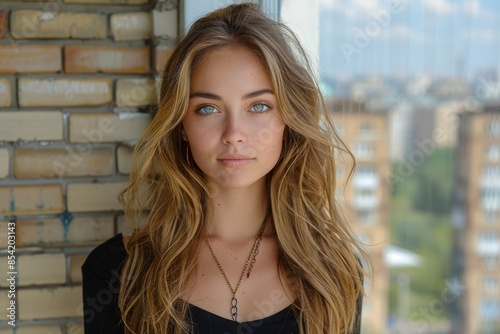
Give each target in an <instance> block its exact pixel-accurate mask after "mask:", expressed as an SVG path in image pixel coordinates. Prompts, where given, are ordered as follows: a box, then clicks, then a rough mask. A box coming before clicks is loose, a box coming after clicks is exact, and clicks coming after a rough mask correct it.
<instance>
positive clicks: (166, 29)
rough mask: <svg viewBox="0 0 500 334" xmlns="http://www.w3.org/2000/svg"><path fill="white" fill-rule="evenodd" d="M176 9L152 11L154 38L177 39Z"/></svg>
mask: <svg viewBox="0 0 500 334" xmlns="http://www.w3.org/2000/svg"><path fill="white" fill-rule="evenodd" d="M178 27H179V25H178V20H177V9H172V10H164V11H159V10H153V34H154V35H155V37H167V38H171V39H175V38H177V31H178V29H179V28H178Z"/></svg>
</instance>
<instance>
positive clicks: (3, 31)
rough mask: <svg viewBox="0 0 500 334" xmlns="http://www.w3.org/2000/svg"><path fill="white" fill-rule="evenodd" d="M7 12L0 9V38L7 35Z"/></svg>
mask: <svg viewBox="0 0 500 334" xmlns="http://www.w3.org/2000/svg"><path fill="white" fill-rule="evenodd" d="M8 17H9V16H8V13H7V11H5V10H0V38H4V37H5V36H7V27H8Z"/></svg>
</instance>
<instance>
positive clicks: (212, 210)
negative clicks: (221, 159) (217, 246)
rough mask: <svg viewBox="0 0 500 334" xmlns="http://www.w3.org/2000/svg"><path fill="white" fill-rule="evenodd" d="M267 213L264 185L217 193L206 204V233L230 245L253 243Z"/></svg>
mask: <svg viewBox="0 0 500 334" xmlns="http://www.w3.org/2000/svg"><path fill="white" fill-rule="evenodd" d="M267 209H268V208H267V202H266V197H265V187H264V186H263V185H260V186H259V185H256V186H252V187H247V188H242V189H225V190H223V191H219V192H218V193H217V195H216V196H214V197H212V198H209V200H208V205H207V212H206V223H207V225H206V226H207V230H206V233H207V234H208V235H209V236H211V237H215V238H221V239H224V240H227V241H232V242H239V241H244V240H247V239H255V237H256V235H257V233H258V232H259V229H260V227H261V225H262V223H263V221H264V218H265V216H266V213H267ZM268 225H270V224H268ZM266 230H267V229H266Z"/></svg>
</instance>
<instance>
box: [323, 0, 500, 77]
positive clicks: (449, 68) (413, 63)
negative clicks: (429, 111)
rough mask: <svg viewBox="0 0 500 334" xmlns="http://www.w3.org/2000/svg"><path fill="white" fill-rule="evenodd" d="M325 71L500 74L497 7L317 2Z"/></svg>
mask: <svg viewBox="0 0 500 334" xmlns="http://www.w3.org/2000/svg"><path fill="white" fill-rule="evenodd" d="M320 7H321V11H320V13H321V14H320V55H319V58H320V72H321V73H322V76H324V77H329V78H344V77H353V76H357V75H366V74H377V75H382V76H398V77H399V76H415V75H429V76H432V77H434V78H442V77H463V78H465V79H471V78H474V77H475V76H477V75H478V74H481V75H482V73H491V71H498V70H499V69H500V1H499V0H320Z"/></svg>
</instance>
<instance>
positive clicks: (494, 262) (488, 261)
mask: <svg viewBox="0 0 500 334" xmlns="http://www.w3.org/2000/svg"><path fill="white" fill-rule="evenodd" d="M482 259H483V264H484V266H485V267H487V268H489V269H492V268H496V267H497V266H498V265H499V264H500V257H499V256H495V255H487V256H484V257H483V258H482Z"/></svg>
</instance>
